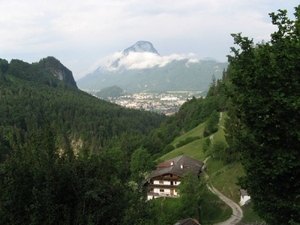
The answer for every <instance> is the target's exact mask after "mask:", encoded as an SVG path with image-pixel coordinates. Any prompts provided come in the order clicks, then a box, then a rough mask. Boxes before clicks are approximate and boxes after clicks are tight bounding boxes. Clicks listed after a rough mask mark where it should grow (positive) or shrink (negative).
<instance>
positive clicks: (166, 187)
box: [147, 184, 178, 189]
mask: <svg viewBox="0 0 300 225" xmlns="http://www.w3.org/2000/svg"><path fill="white" fill-rule="evenodd" d="M177 187H178V185H166V184H148V186H147V188H148V189H151V188H165V189H176V188H177Z"/></svg>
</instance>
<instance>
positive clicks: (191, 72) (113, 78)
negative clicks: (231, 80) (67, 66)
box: [77, 41, 227, 92]
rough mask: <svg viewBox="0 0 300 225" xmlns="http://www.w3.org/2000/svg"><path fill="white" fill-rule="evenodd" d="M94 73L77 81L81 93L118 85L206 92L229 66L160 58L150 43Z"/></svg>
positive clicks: (130, 89)
mask: <svg viewBox="0 0 300 225" xmlns="http://www.w3.org/2000/svg"><path fill="white" fill-rule="evenodd" d="M112 58H113V59H111V60H108V61H107V62H106V63H104V64H102V65H100V66H99V67H98V69H96V70H95V71H94V72H92V73H89V74H87V75H86V76H85V77H83V78H81V79H79V80H77V83H78V86H79V87H80V88H81V89H87V90H100V89H103V88H105V87H109V86H113V85H117V86H119V87H121V88H122V89H123V90H125V91H128V92H140V91H148V92H151V91H153V92H164V91H178V90H191V91H194V90H202V91H204V90H206V89H208V87H209V83H210V81H211V78H212V75H215V77H216V78H221V77H222V72H223V70H224V69H226V68H227V63H220V62H216V61H210V60H208V61H207V60H204V61H200V60H197V59H189V58H186V57H184V56H180V55H176V54H174V55H171V56H160V55H159V54H158V52H157V51H156V49H155V48H154V47H153V45H152V44H151V43H150V42H145V41H142V42H141V41H140V42H137V43H136V44H135V45H133V46H131V47H129V48H127V49H125V50H124V51H123V52H121V53H118V54H115V55H114V57H112Z"/></svg>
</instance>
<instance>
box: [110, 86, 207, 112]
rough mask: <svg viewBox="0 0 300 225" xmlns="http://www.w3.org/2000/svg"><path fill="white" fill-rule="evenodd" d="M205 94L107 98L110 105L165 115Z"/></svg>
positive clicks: (137, 94) (174, 93) (155, 94)
mask: <svg viewBox="0 0 300 225" xmlns="http://www.w3.org/2000/svg"><path fill="white" fill-rule="evenodd" d="M205 94H206V93H204V92H201V91H197V92H196V91H195V92H186V91H184V92H168V93H144V92H143V93H135V94H127V95H123V96H120V97H115V98H112V97H109V98H108V100H109V101H110V102H112V103H115V104H118V105H121V106H124V107H127V108H133V109H140V110H146V111H154V112H158V113H163V114H165V115H172V114H174V113H176V112H177V111H178V110H179V108H180V106H181V105H182V104H183V103H184V102H186V101H187V100H188V99H191V98H192V97H193V96H194V97H195V98H200V97H203V96H205Z"/></svg>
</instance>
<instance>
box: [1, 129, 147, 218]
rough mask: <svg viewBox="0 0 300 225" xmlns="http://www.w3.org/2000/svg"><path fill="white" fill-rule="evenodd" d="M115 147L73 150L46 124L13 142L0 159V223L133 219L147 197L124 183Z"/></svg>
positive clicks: (143, 211) (121, 159)
mask: <svg viewBox="0 0 300 225" xmlns="http://www.w3.org/2000/svg"><path fill="white" fill-rule="evenodd" d="M124 162H125V159H124V154H122V152H121V151H120V150H118V149H114V150H111V151H102V152H101V153H100V154H97V155H90V154H88V151H84V152H82V153H81V154H79V155H77V156H75V155H74V152H73V151H72V149H66V150H59V149H58V148H56V146H55V139H54V135H53V133H52V131H51V129H46V130H45V131H43V132H42V133H36V134H34V135H32V137H31V138H30V139H29V140H27V141H26V145H25V146H24V147H15V148H14V150H13V152H12V154H11V155H10V156H9V158H8V159H7V160H6V161H5V162H4V163H3V164H0V218H1V220H0V224H121V223H122V224H136V223H135V222H136V221H137V218H143V221H144V222H145V223H147V222H146V221H147V219H149V214H148V213H147V212H148V209H149V208H148V206H147V202H145V200H144V199H143V198H142V196H141V194H142V193H139V192H137V191H136V190H135V189H134V188H132V187H130V185H129V184H128V182H127V177H126V176H125V174H126V173H127V172H126V170H127V169H128V168H126V167H125V166H124V165H125V164H124Z"/></svg>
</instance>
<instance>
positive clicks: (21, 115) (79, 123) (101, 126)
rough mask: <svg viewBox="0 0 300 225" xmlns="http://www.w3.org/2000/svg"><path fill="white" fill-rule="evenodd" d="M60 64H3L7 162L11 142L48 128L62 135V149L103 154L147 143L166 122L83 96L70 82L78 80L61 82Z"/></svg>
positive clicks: (2, 139) (1, 110)
mask: <svg viewBox="0 0 300 225" xmlns="http://www.w3.org/2000/svg"><path fill="white" fill-rule="evenodd" d="M53 61H54V62H56V63H53ZM58 62H59V61H57V60H56V61H55V60H53V58H46V59H43V60H41V61H40V62H39V63H33V64H28V63H26V62H22V61H20V60H12V61H11V62H10V63H8V62H7V61H6V60H0V101H1V105H0V115H1V121H0V147H1V149H2V151H1V153H2V154H1V157H3V155H4V152H9V142H10V143H21V144H22V143H24V141H25V140H26V138H27V137H28V135H29V134H30V133H32V132H36V131H38V130H42V129H43V128H44V127H45V125H46V124H51V126H52V127H53V129H54V130H55V132H56V133H57V139H58V140H57V141H58V145H59V146H60V147H64V146H67V145H69V144H72V143H78V145H79V146H80V147H81V149H90V150H93V151H97V150H100V149H103V148H106V147H107V148H108V147H112V146H118V145H120V144H121V143H122V141H123V137H124V139H125V140H126V141H128V140H130V137H132V136H136V135H140V136H141V137H143V136H144V135H147V134H149V132H150V131H151V130H152V129H154V128H156V127H157V126H158V125H159V124H160V123H161V122H162V121H164V120H165V116H163V115H159V114H155V113H151V112H145V111H137V110H131V109H126V108H123V107H120V106H117V105H115V104H111V103H109V102H106V101H102V100H99V99H97V98H95V97H93V96H91V95H89V94H87V93H85V92H83V91H80V90H79V89H77V87H76V84H75V85H74V83H72V82H70V80H71V81H72V79H73V77H72V79H71V78H70V77H67V78H68V79H63V77H57V76H56V75H57V74H61V75H63V73H62V72H59V71H61V70H60V68H61V67H62V64H60V63H58ZM60 78H61V79H60ZM141 137H140V138H139V139H138V140H139V141H140V142H141V141H142V139H143V138H141ZM134 144H135V145H139V144H140V143H134ZM127 147H128V146H127ZM124 148H125V146H124ZM2 160H3V158H2Z"/></svg>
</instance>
